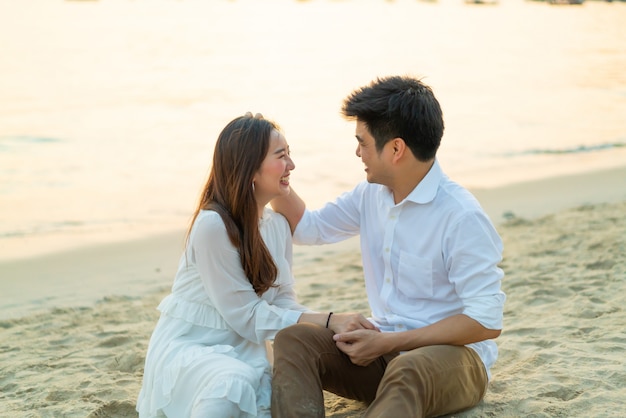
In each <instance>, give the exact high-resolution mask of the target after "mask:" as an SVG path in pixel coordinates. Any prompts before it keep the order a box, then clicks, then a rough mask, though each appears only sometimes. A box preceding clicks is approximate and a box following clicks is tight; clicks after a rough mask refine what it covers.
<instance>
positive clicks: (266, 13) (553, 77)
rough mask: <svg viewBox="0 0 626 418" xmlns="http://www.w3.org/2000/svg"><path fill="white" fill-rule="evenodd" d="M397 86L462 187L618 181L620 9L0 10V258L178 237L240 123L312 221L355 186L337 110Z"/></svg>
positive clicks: (623, 109) (624, 92)
mask: <svg viewBox="0 0 626 418" xmlns="http://www.w3.org/2000/svg"><path fill="white" fill-rule="evenodd" d="M393 74H400V75H403V74H408V75H414V76H418V77H423V80H424V82H425V83H427V84H429V85H430V86H431V87H432V88H433V89H434V91H435V94H436V95H437V97H438V99H439V101H440V103H441V105H442V108H443V111H444V117H445V124H446V130H445V135H444V138H443V142H442V146H441V148H440V151H439V154H438V156H439V157H438V158H439V160H440V162H441V164H442V166H443V168H444V170H445V171H446V172H447V173H448V174H449V175H450V176H451V177H452V178H454V179H455V180H457V181H458V182H460V183H461V184H464V185H466V186H468V187H470V188H484V187H493V186H499V185H505V184H509V183H514V182H519V181H524V180H529V179H537V178H545V177H549V176H553V175H560V174H568V173H580V172H584V171H589V170H595V169H600V168H607V167H613V166H618V165H623V164H624V163H626V3H623V2H600V1H587V2H585V3H584V4H583V5H582V6H553V5H549V4H547V3H545V2H533V1H521V0H517V1H515V0H510V1H501V2H499V3H496V4H490V5H474V4H466V3H465V2H464V1H462V0H440V1H435V2H424V1H409V0H398V1H384V0H344V1H331V0H317V1H296V0H267V1H258V0H257V1H255V0H235V1H226V0H222V1H218V0H179V1H174V0H149V1H148V0H133V1H130V0H100V1H60V0H24V1H13V0H0V259H8V258H19V257H29V256H32V255H35V254H39V253H41V252H46V251H51V250H58V249H63V248H71V247H72V246H80V245H87V244H90V243H94V242H99V241H103V240H117V239H127V238H133V237H143V236H147V235H149V234H154V233H159V232H164V231H169V230H182V229H184V228H185V227H186V226H187V222H188V221H189V216H190V214H191V213H192V211H193V209H194V206H195V204H196V202H197V197H198V192H199V189H200V188H201V187H202V185H203V183H204V181H205V180H206V175H207V173H208V170H209V166H210V161H211V153H212V150H213V145H214V143H215V139H216V137H217V135H218V133H219V131H220V130H221V129H222V127H223V126H224V125H225V124H226V123H227V122H228V121H230V120H231V119H232V118H234V117H235V116H238V115H241V114H243V113H244V112H246V111H252V112H261V113H263V114H264V115H265V116H266V117H268V118H270V119H273V120H275V121H277V122H278V123H279V124H280V125H281V126H282V128H283V130H284V132H285V135H286V138H287V140H288V142H289V144H290V147H291V150H292V154H293V159H294V161H295V163H296V166H297V167H296V170H294V171H293V173H292V176H291V182H292V185H293V187H294V188H295V189H296V190H298V192H299V194H300V195H302V196H303V197H304V198H305V199H306V200H307V202H308V203H309V205H310V206H318V205H320V204H321V203H323V202H325V201H327V200H329V199H332V198H334V197H335V196H336V195H337V194H339V193H341V192H342V191H344V190H348V189H350V188H351V187H352V186H354V185H355V184H356V183H357V182H359V181H361V180H363V179H364V172H363V166H362V164H361V162H360V161H359V159H358V158H357V157H356V156H355V154H354V151H355V147H356V141H355V139H354V124H353V123H352V122H349V121H345V120H344V119H342V118H341V116H340V108H341V103H342V100H343V99H344V98H345V96H346V95H348V94H349V93H350V92H351V91H352V90H353V89H355V88H357V87H359V86H362V85H364V84H367V83H369V82H370V81H371V80H372V79H374V78H376V77H379V76H386V75H393ZM233 169H237V167H233Z"/></svg>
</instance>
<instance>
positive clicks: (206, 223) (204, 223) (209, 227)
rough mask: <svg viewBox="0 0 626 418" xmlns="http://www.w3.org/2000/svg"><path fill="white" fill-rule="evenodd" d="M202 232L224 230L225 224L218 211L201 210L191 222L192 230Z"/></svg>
mask: <svg viewBox="0 0 626 418" xmlns="http://www.w3.org/2000/svg"><path fill="white" fill-rule="evenodd" d="M194 230H195V231H202V233H219V232H222V231H226V225H224V221H223V220H222V217H221V216H220V214H219V213H217V212H215V211H213V210H201V211H200V212H199V213H198V216H197V217H196V219H195V220H194V222H193V227H192V232H193V231H194Z"/></svg>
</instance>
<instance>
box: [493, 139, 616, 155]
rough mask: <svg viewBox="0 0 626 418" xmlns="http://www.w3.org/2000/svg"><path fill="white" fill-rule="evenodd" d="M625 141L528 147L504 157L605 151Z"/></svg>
mask: <svg viewBox="0 0 626 418" xmlns="http://www.w3.org/2000/svg"><path fill="white" fill-rule="evenodd" d="M624 147H626V142H610V143H605V144H596V145H579V146H577V147H572V148H560V149H559V148H556V149H530V150H524V151H517V152H510V153H505V154H503V156H506V157H518V156H521V155H555V154H557V155H558V154H582V153H586V152H596V151H606V150H609V149H613V148H624Z"/></svg>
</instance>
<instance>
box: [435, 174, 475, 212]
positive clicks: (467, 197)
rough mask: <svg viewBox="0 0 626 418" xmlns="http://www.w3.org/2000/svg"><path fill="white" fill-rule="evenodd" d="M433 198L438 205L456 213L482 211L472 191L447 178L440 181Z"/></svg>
mask: <svg viewBox="0 0 626 418" xmlns="http://www.w3.org/2000/svg"><path fill="white" fill-rule="evenodd" d="M435 199H436V201H437V202H438V206H444V207H446V208H448V209H449V210H452V211H455V212H458V213H463V212H483V209H482V207H481V206H480V202H479V201H478V199H476V197H475V196H474V195H473V194H472V192H470V191H469V190H468V189H467V188H465V187H464V186H462V185H460V184H459V183H457V182H455V181H453V180H450V179H449V178H445V179H444V180H442V181H441V183H440V185H439V191H438V193H437V197H436V198H435Z"/></svg>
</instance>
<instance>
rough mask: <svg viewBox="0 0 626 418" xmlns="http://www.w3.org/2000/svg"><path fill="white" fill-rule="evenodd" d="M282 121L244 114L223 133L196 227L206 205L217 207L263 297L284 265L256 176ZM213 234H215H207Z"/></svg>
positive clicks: (251, 277) (206, 207)
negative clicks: (261, 206) (263, 212)
mask: <svg viewBox="0 0 626 418" xmlns="http://www.w3.org/2000/svg"><path fill="white" fill-rule="evenodd" d="M278 129H279V128H278V126H277V125H276V124H275V123H273V122H271V121H268V120H266V119H257V118H253V117H249V116H241V117H238V118H235V119H234V120H232V121H231V122H230V123H229V124H228V125H226V127H225V128H224V129H223V130H222V132H221V133H220V135H219V137H218V139H217V143H216V144H215V151H214V153H213V165H212V167H211V172H210V174H209V179H208V180H207V183H206V184H205V186H204V189H203V191H202V195H201V196H200V202H199V203H198V207H197V208H196V210H195V212H194V215H193V218H192V220H191V225H190V227H189V231H188V232H187V239H189V234H190V233H191V228H192V227H193V224H194V222H195V220H196V218H197V217H198V214H199V213H200V211H202V210H213V211H215V212H217V213H218V214H219V215H220V216H221V218H222V220H223V221H224V224H225V225H226V231H227V233H228V238H229V239H230V242H231V243H232V244H233V246H235V248H237V249H238V250H239V257H240V259H241V265H242V267H243V270H244V272H245V274H246V277H248V280H249V281H250V284H252V287H253V288H254V290H255V292H256V293H257V294H258V295H259V296H260V295H262V294H263V293H264V292H265V291H267V290H268V289H269V288H270V287H272V285H273V284H274V281H275V280H276V276H277V274H278V269H277V267H276V264H275V263H274V260H273V259H272V256H271V254H270V252H269V250H268V249H267V247H266V246H265V243H264V242H263V239H262V237H261V232H260V230H259V212H258V207H257V202H256V198H255V196H254V189H253V185H252V182H253V179H254V175H255V173H256V172H257V171H258V170H259V168H260V167H261V164H262V162H263V160H264V159H265V156H266V155H267V152H268V149H269V142H270V135H271V133H272V131H273V130H278ZM204 239H211V237H204Z"/></svg>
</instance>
